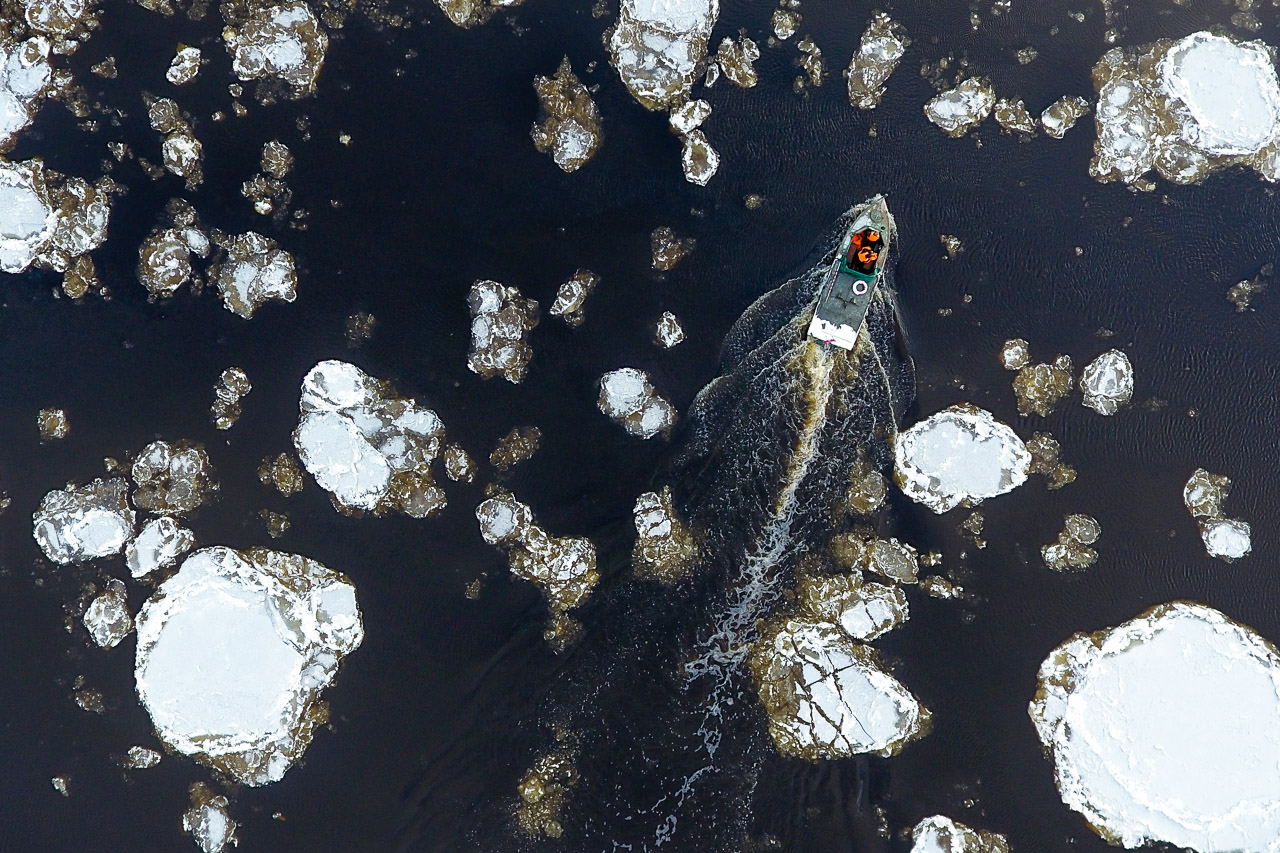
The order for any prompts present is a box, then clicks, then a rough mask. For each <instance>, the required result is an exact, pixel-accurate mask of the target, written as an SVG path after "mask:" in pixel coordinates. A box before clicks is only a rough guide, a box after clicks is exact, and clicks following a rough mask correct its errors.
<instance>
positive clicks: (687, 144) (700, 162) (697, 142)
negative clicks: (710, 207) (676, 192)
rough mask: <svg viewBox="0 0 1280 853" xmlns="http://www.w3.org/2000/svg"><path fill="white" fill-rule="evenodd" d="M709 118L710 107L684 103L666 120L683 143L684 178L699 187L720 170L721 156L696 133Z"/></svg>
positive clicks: (700, 101)
mask: <svg viewBox="0 0 1280 853" xmlns="http://www.w3.org/2000/svg"><path fill="white" fill-rule="evenodd" d="M710 115H711V104H709V103H707V102H706V101H704V100H701V99H699V100H695V101H686V102H685V103H684V104H682V105H681V106H679V107H677V108H676V109H673V110H672V111H671V115H670V117H669V118H668V123H669V124H670V125H671V130H672V132H674V133H675V134H676V135H677V136H679V137H680V139H681V140H682V141H683V142H684V147H683V149H682V150H681V153H680V165H681V167H682V168H683V169H684V178H685V180H686V181H688V182H689V183H691V184H697V185H698V186H700V187H704V186H706V185H707V182H709V181H710V180H711V179H712V178H713V177H714V176H715V174H716V170H717V169H719V168H720V155H719V154H717V153H716V150H715V149H714V148H712V147H711V143H710V142H708V141H707V135H706V134H705V133H703V132H702V131H701V130H699V129H698V128H699V127H701V126H702V123H703V122H704V121H706V120H707V117H708V116H710Z"/></svg>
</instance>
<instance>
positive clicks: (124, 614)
mask: <svg viewBox="0 0 1280 853" xmlns="http://www.w3.org/2000/svg"><path fill="white" fill-rule="evenodd" d="M84 627H85V628H87V629H88V631H89V636H90V637H92V638H93V641H94V642H95V643H97V644H98V645H99V646H100V647H102V648H104V649H110V648H113V647H114V646H116V645H117V644H118V643H119V642H120V641H121V640H123V639H124V638H125V637H127V636H129V632H130V631H132V630H133V617H132V616H131V615H130V614H129V601H128V599H127V598H126V593H125V588H124V584H122V583H121V582H120V581H118V580H113V581H111V583H109V584H107V588H106V589H105V590H103V591H102V592H100V593H98V595H97V596H95V597H94V599H93V601H91V602H89V607H88V608H87V609H86V610H85V611H84Z"/></svg>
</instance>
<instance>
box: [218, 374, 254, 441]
mask: <svg viewBox="0 0 1280 853" xmlns="http://www.w3.org/2000/svg"><path fill="white" fill-rule="evenodd" d="M252 390H253V383H252V382H250V381H249V374H247V373H245V372H244V369H243V368H240V367H228V368H227V369H226V370H224V371H222V374H221V375H220V376H219V377H218V384H217V385H215V386H213V406H212V408H211V409H210V413H211V414H212V415H213V425H214V426H216V427H217V428H218V429H231V427H232V426H234V425H235V422H236V421H237V420H239V419H240V401H241V400H242V399H244V396H245V395H246V394H248V393H249V392H250V391H252Z"/></svg>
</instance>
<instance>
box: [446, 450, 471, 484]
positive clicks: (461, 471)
mask: <svg viewBox="0 0 1280 853" xmlns="http://www.w3.org/2000/svg"><path fill="white" fill-rule="evenodd" d="M442 455H443V457H444V472H445V474H447V475H448V477H449V479H450V480H453V481H454V482H455V483H470V482H472V481H473V480H475V478H476V463H475V460H473V459H472V458H471V456H470V454H468V453H467V451H466V450H464V449H462V447H460V446H459V445H456V444H449V445H446V446H445V448H444V453H443V454H442Z"/></svg>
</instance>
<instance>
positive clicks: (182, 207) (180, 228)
mask: <svg viewBox="0 0 1280 853" xmlns="http://www.w3.org/2000/svg"><path fill="white" fill-rule="evenodd" d="M171 206H172V207H173V208H174V209H175V211H177V212H178V213H179V217H180V218H181V219H182V220H183V222H182V223H175V225H176V226H177V227H174V228H158V229H156V230H155V231H152V232H151V233H150V234H149V235H148V236H147V239H146V240H144V241H143V243H142V245H141V246H139V247H138V280H139V281H140V282H142V286H143V287H145V288H146V289H147V290H148V291H149V292H150V293H151V295H152V296H153V297H164V296H172V295H173V294H174V293H177V292H178V289H179V288H181V287H182V286H183V285H184V284H188V283H190V282H191V281H192V280H193V277H194V274H195V271H194V269H193V267H192V263H191V258H192V255H195V256H198V257H201V258H203V257H206V256H208V254H209V238H208V237H206V236H205V235H204V233H203V232H202V231H201V230H200V228H199V225H198V223H197V222H196V219H195V211H194V210H192V209H191V208H190V206H188V205H186V204H185V202H183V203H180V204H178V205H171Z"/></svg>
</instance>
